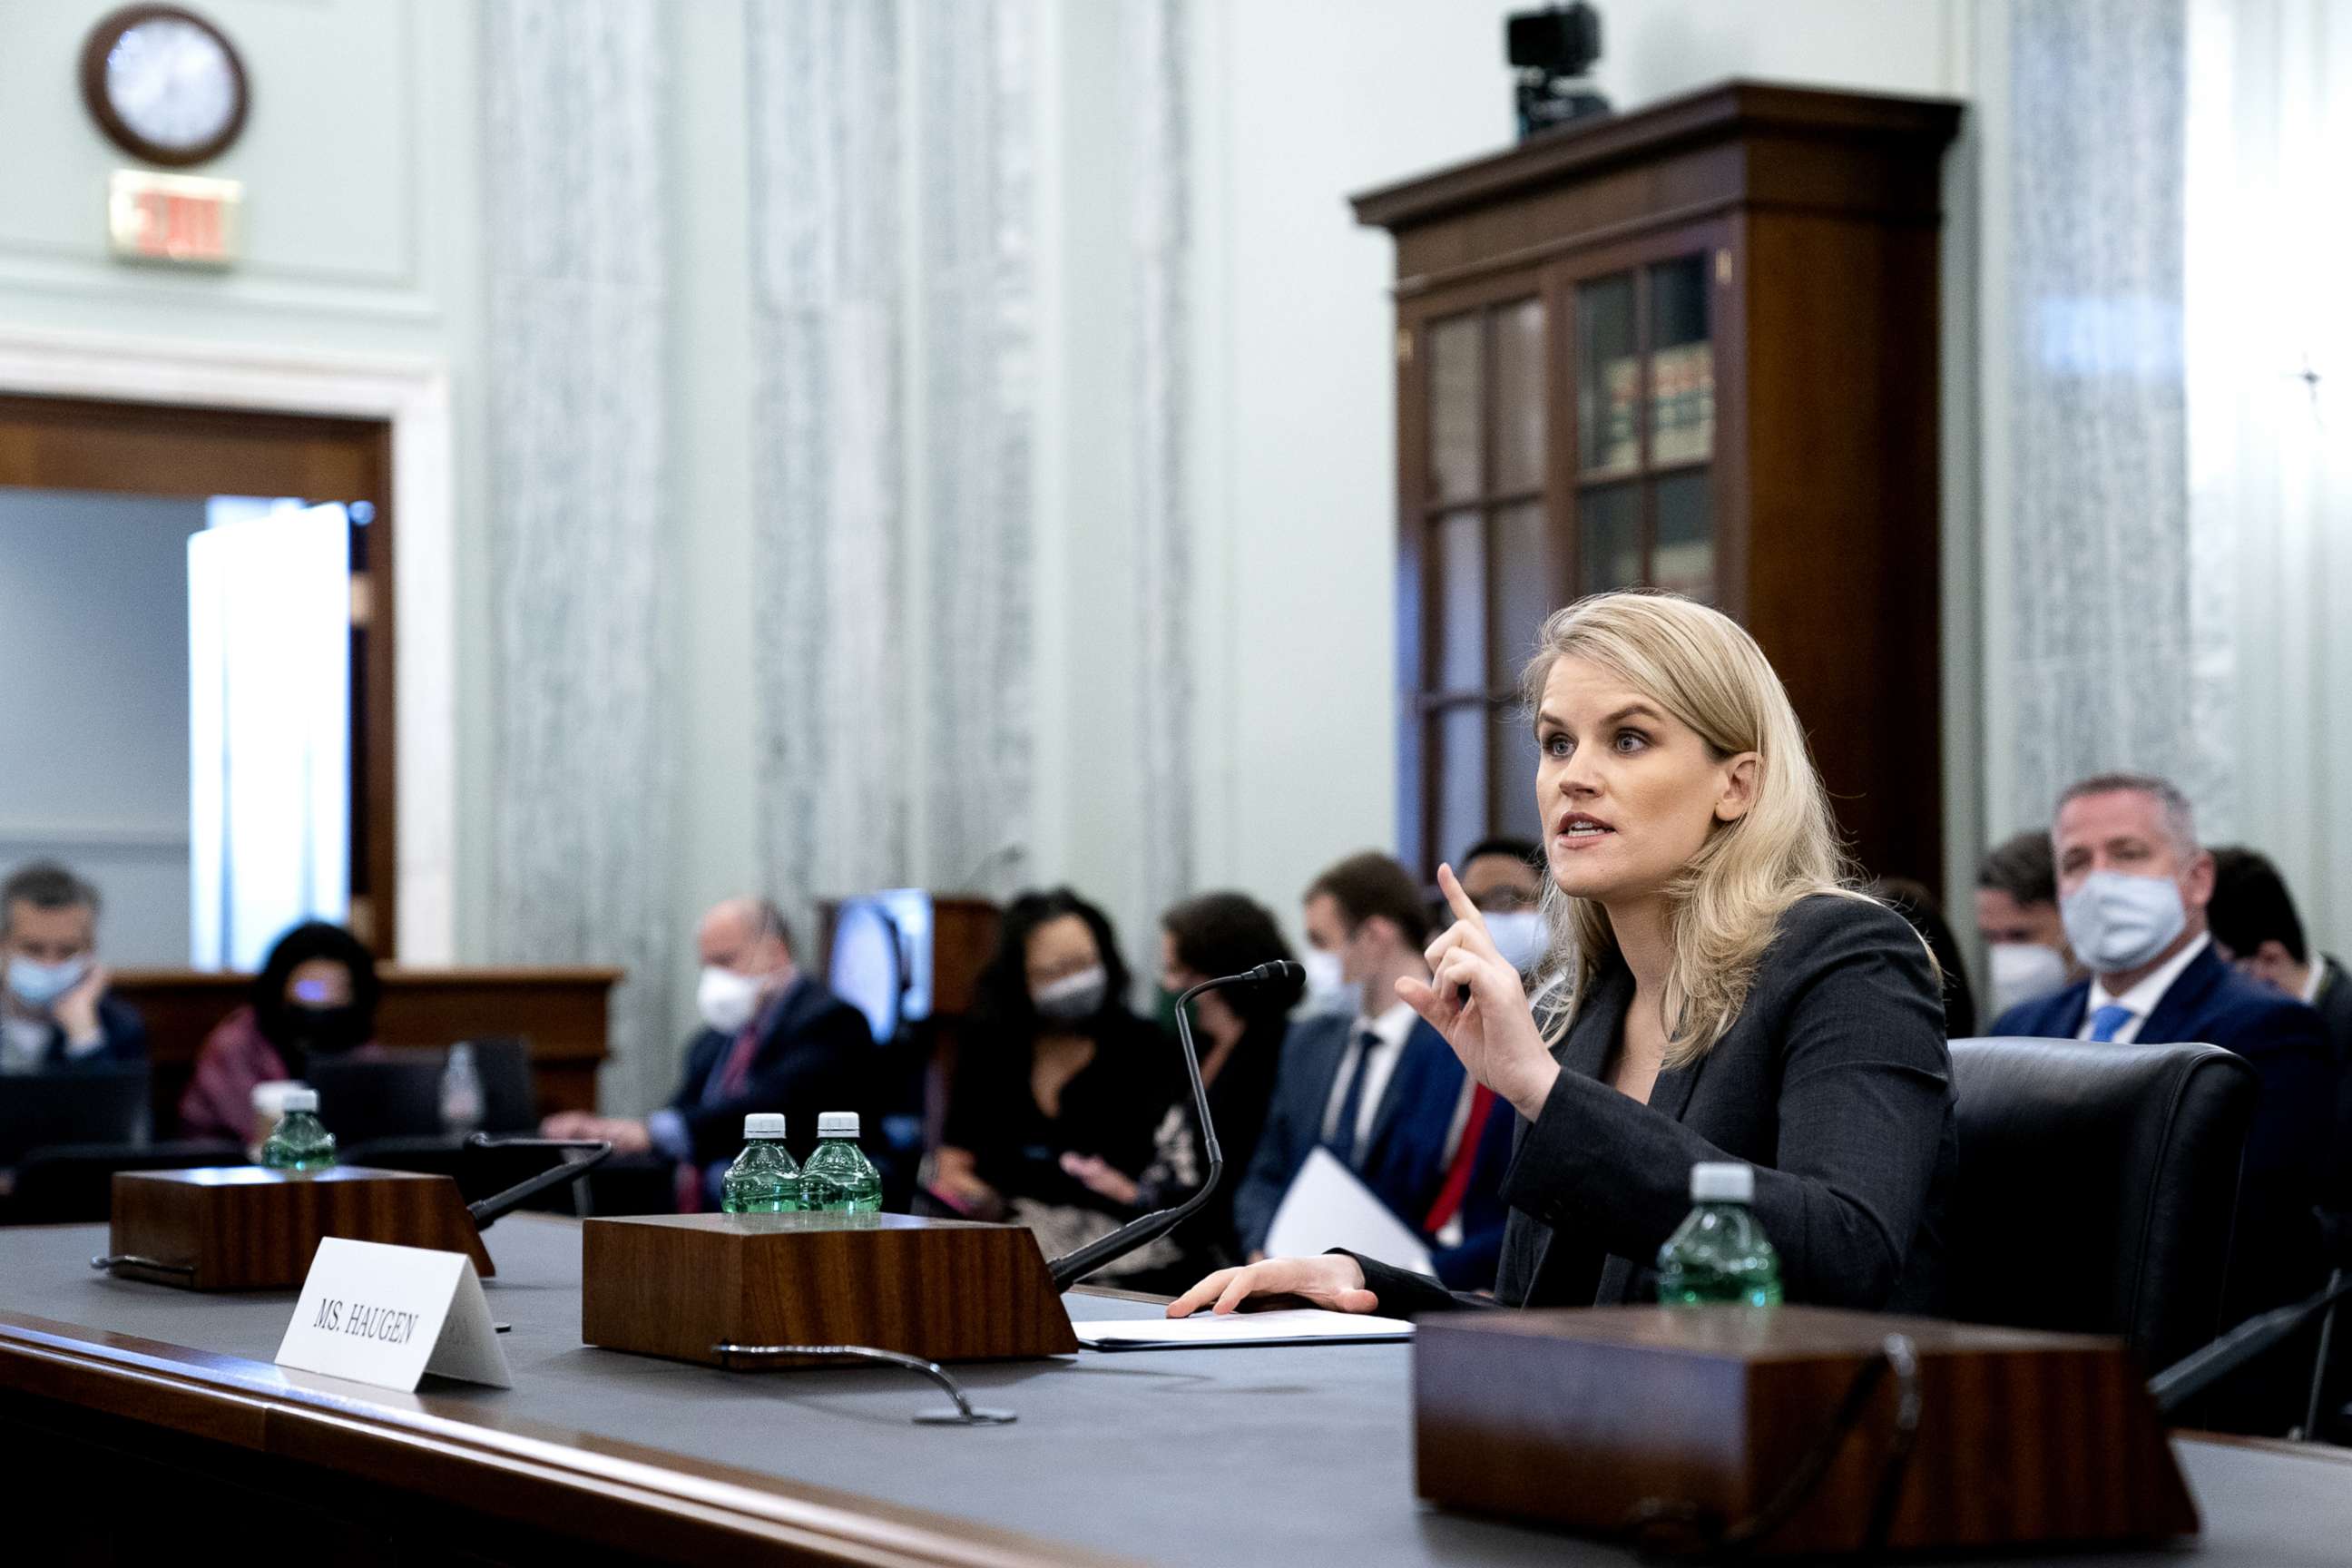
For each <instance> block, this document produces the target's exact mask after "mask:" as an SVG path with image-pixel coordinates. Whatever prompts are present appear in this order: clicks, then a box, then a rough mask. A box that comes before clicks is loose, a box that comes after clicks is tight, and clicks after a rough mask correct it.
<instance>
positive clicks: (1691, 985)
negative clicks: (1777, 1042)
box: [1520, 592, 1863, 1068]
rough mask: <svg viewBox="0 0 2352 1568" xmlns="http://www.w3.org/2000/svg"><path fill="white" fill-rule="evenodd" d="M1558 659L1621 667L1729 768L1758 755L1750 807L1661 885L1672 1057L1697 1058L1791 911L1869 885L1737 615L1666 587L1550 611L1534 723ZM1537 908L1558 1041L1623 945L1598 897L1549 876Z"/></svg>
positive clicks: (1780, 692)
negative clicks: (1573, 893) (1669, 955)
mask: <svg viewBox="0 0 2352 1568" xmlns="http://www.w3.org/2000/svg"><path fill="white" fill-rule="evenodd" d="M1562 658H1582V659H1589V660H1591V662H1593V663H1594V664H1597V665H1600V666H1601V667H1602V668H1605V669H1608V670H1610V671H1612V673H1613V674H1615V675H1617V676H1618V677H1619V678H1620V679H1622V680H1624V682H1625V683H1626V685H1628V686H1629V687H1631V688H1632V689H1633V690H1635V691H1637V692H1639V693H1640V694H1641V695H1642V696H1643V697H1644V698H1646V699H1648V700H1650V701H1652V702H1654V703H1656V704H1658V705H1659V706H1660V707H1661V708H1664V710H1666V712H1667V713H1669V714H1671V715H1672V716H1673V717H1675V719H1678V720H1680V721H1682V722H1684V723H1685V724H1687V725H1689V726H1690V727H1691V728H1692V729H1693V730H1695V731H1697V733H1698V737H1699V739H1700V740H1702V741H1704V742H1706V746H1707V749H1708V751H1709V752H1712V753H1713V755H1714V756H1715V758H1716V760H1717V761H1718V762H1720V761H1722V760H1724V759H1726V758H1728V757H1734V756H1738V754H1740V753H1741V752H1755V753H1756V754H1757V756H1758V757H1759V759H1760V760H1759V766H1758V770H1757V778H1756V788H1755V795H1754V798H1753V800H1752V801H1751V803H1750V805H1749V806H1748V811H1747V813H1746V814H1745V815H1744V816H1740V817H1738V819H1736V820H1734V821H1731V822H1717V823H1716V824H1715V825H1714V826H1713V827H1712V828H1711V830H1710V831H1709V833H1708V835H1707V839H1706V843H1705V844H1704V845H1702V846H1701V847H1700V848H1699V851H1698V853H1697V854H1696V855H1694V856H1692V857H1691V858H1690V860H1689V861H1688V863H1686V864H1685V866H1684V867H1683V868H1682V869H1681V870H1679V871H1677V872H1676V873H1675V876H1674V878H1673V879H1672V880H1670V881H1669V882H1668V883H1667V884H1666V889H1665V893H1666V907H1667V916H1666V919H1667V931H1668V935H1669V939H1670V942H1671V944H1672V948H1673V953H1674V957H1673V959H1672V961H1671V963H1669V965H1668V967H1667V970H1666V984H1665V992H1664V995H1663V996H1662V997H1661V998H1660V1003H1661V1006H1662V1008H1663V1010H1664V1022H1665V1026H1666V1058H1665V1066H1666V1067H1667V1068H1679V1067H1687V1066H1689V1065H1690V1064H1691V1063H1693V1062H1695V1061H1696V1060H1698V1059H1699V1058H1701V1057H1703V1056H1705V1055H1706V1053H1707V1052H1708V1051H1709V1050H1711V1049H1713V1048H1714V1047H1715V1043H1716V1042H1717V1040H1720V1039H1721V1038H1723V1037H1724V1034H1725V1032H1726V1031H1727V1030H1728V1029H1729V1028H1730V1027H1731V1026H1732V1025H1733V1023H1735V1022H1736V1021H1737V1020H1738V1017H1739V1010H1740V1008H1741V1007H1742V1006H1743V1005H1745V1004H1746V1002H1747V1000H1748V986H1749V985H1750V984H1752V983H1753V982H1754V980H1755V978H1756V965H1757V963H1758V961H1759V960H1760V959H1761V958H1762V957H1763V955H1764V950H1765V948H1767V947H1768V946H1769V945H1770V944H1771V941H1772V935H1773V932H1774V931H1775V930H1776V929H1777V927H1778V924H1779V921H1780V916H1781V914H1782V913H1783V912H1785V911H1786V910H1788V908H1789V906H1790V905H1791V904H1793V903H1795V902H1796V901H1797V900H1800V899H1803V898H1808V897H1810V896H1811V895H1813V894H1816V893H1835V894H1839V895H1842V896H1845V897H1850V898H1857V899H1859V898H1862V897H1863V895H1862V894H1860V893H1858V892H1855V891H1854V890H1853V889H1852V888H1851V887H1850V886H1848V883H1849V881H1850V880H1851V879H1852V868H1851V867H1850V865H1849V863H1848V861H1847V859H1846V858H1845V854H1844V851H1843V849H1842V848H1841V847H1840V846H1839V843H1838V837H1837V829H1836V826H1835V824H1834V821H1833V819H1832V816H1831V815H1830V805H1829V797H1828V795H1826V793H1824V792H1823V790H1822V781H1821V775H1820V774H1819V773H1815V772H1814V771H1813V759H1812V753H1811V751H1810V750H1809V749H1808V748H1807V746H1806V744H1805V731H1804V729H1803V727H1802V726H1801V725H1800V724H1799V723H1798V722H1797V713H1796V710H1795V709H1793V708H1791V707H1790V705H1789V694H1788V692H1787V691H1786V690H1785V689H1782V687H1781V685H1780V677H1779V676H1778V675H1776V674H1775V673H1773V669H1772V666H1771V664H1770V662H1769V660H1767V659H1766V658H1765V657H1764V651H1763V650H1762V649H1761V648H1759V647H1757V646H1756V639H1755V638H1754V637H1749V636H1748V633H1747V631H1746V630H1745V629H1744V628H1743V627H1742V626H1740V625H1739V624H1738V622H1737V621H1734V620H1733V619H1732V618H1731V617H1730V616H1726V615H1724V614H1722V613H1721V612H1719V611H1717V610H1711V609H1709V608H1707V607H1706V605H1701V604H1697V603H1695V602H1693V601H1692V600H1689V599H1685V598H1682V597H1680V596H1679V595H1673V594H1661V593H1638V592H1637V593H1618V594H1600V595H1594V596H1593V597H1591V598H1588V599H1580V600H1578V601H1577V602H1576V603H1575V604H1573V605H1569V606H1568V608H1566V609H1564V610H1559V611H1555V612H1554V613H1553V614H1552V616H1551V617H1550V618H1549V619H1548V620H1547V621H1545V622H1544V626H1543V631H1542V633H1541V635H1540V636H1539V637H1538V639H1537V644H1536V654H1535V657H1534V658H1531V659H1529V660H1528V667H1527V670H1526V672H1525V674H1524V675H1523V676H1522V677H1521V682H1520V684H1521V689H1522V690H1523V692H1524V694H1525V696H1526V699H1527V706H1528V719H1529V721H1530V722H1532V721H1533V719H1534V715H1535V711H1536V710H1537V708H1538V706H1539V705H1540V704H1541V702H1542V700H1543V690H1544V683H1545V682H1546V681H1547V680H1548V679H1549V678H1550V675H1551V668H1552V666H1553V664H1554V663H1556V662H1557V661H1558V660H1559V659H1562ZM1542 909H1543V912H1544V922H1545V929H1546V932H1547V935H1548V939H1549V940H1548V947H1547V952H1546V954H1545V958H1544V963H1543V965H1542V968H1543V971H1544V973H1545V976H1546V981H1545V984H1543V985H1541V986H1540V987H1539V988H1538V992H1537V999H1538V1010H1539V1012H1540V1004H1541V1003H1542V1002H1543V1001H1544V999H1546V998H1547V997H1553V998H1555V999H1556V1000H1558V1001H1560V1002H1563V1003H1564V1004H1565V1005H1560V1006H1558V1007H1557V1008H1556V1009H1555V1010H1554V1026H1553V1027H1552V1029H1550V1030H1549V1031H1548V1033H1549V1035H1550V1036H1551V1037H1552V1038H1555V1039H1557V1038H1558V1037H1559V1032H1560V1031H1563V1030H1565V1029H1566V1028H1567V1027H1568V1025H1569V1023H1570V1019H1571V1018H1572V1017H1573V1016H1574V1011H1575V1006H1576V1003H1577V1001H1578V999H1580V998H1581V997H1583V996H1584V995H1586V994H1589V993H1590V991H1591V984H1592V981H1593V978H1594V977H1595V976H1596V975H1597V974H1599V973H1600V972H1601V964H1602V963H1603V962H1604V961H1605V960H1606V959H1607V958H1608V956H1609V954H1610V952H1612V950H1613V949H1614V948H1615V946H1616V939H1615V937H1614V936H1613V934H1612V932H1611V930H1610V926H1609V917H1608V915H1607V913H1606V912H1604V911H1603V910H1602V909H1601V906H1600V904H1598V903H1596V902H1594V901H1593V900H1590V899H1578V898H1570V897H1569V896H1568V895H1567V894H1565V893H1562V892H1561V891H1560V890H1559V884H1558V883H1557V882H1555V881H1553V880H1552V879H1550V878H1549V877H1547V878H1546V879H1545V880H1544V889H1543V902H1542ZM1563 991H1564V993H1565V994H1564V995H1561V996H1556V995H1555V994H1558V993H1562V992H1563Z"/></svg>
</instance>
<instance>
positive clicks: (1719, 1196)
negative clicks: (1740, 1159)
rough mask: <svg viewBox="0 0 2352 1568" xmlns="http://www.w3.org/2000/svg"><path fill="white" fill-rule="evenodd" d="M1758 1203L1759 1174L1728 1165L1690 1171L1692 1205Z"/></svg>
mask: <svg viewBox="0 0 2352 1568" xmlns="http://www.w3.org/2000/svg"><path fill="white" fill-rule="evenodd" d="M1755 1201H1756V1170H1755V1167H1754V1166H1752V1165H1735V1164H1732V1163H1728V1162H1724V1163H1713V1162H1710V1163H1706V1164H1698V1165H1693V1166H1692V1167H1691V1202H1693V1203H1695V1204H1748V1203H1754V1202H1755Z"/></svg>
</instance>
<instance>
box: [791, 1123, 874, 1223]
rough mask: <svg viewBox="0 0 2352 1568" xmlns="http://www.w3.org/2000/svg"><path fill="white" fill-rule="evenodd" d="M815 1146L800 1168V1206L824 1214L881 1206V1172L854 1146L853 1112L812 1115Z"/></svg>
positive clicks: (867, 1210) (858, 1211) (862, 1211)
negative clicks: (814, 1122)
mask: <svg viewBox="0 0 2352 1568" xmlns="http://www.w3.org/2000/svg"><path fill="white" fill-rule="evenodd" d="M816 1138H817V1143H816V1149H815V1152H813V1153H811V1154H810V1155H809V1158H808V1164H807V1166H806V1167H805V1168H804V1169H803V1170H802V1172H801V1206H802V1207H803V1208H804V1209H811V1210H815V1211H818V1212H822V1213H825V1214H873V1213H875V1212H876V1211H877V1210H878V1209H880V1208H881V1206H882V1173H881V1172H879V1171H877V1170H876V1169H875V1168H874V1162H873V1161H871V1160H869V1159H867V1158H866V1151H865V1150H863V1149H860V1148H859V1147H858V1146H857V1113H856V1111H854V1110H828V1111H825V1112H824V1114H822V1115H820V1116H819V1117H818V1118H817V1119H816Z"/></svg>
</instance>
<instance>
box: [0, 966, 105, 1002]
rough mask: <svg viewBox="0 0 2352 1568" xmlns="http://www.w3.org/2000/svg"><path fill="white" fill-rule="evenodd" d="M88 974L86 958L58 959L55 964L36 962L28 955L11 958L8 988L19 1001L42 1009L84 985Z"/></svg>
mask: <svg viewBox="0 0 2352 1568" xmlns="http://www.w3.org/2000/svg"><path fill="white" fill-rule="evenodd" d="M87 973H89V959H88V958H87V957H80V958H64V959H59V960H58V962H57V963H35V962H34V961H33V960H31V959H29V958H12V959H10V960H9V961H8V989H9V990H10V991H12V992H14V993H16V1000H17V1001H19V1002H22V1003H23V1004H24V1005H26V1006H27V1007H30V1008H33V1009H35V1010H36V1011H39V1010H42V1009H45V1008H47V1006H48V1005H49V1004H50V1003H52V1002H54V1001H56V1000H57V999H58V997H60V996H62V995H64V994H66V993H67V992H68V991H70V990H72V989H73V988H74V987H75V986H77V985H79V984H81V977H82V976H83V975H85V974H87Z"/></svg>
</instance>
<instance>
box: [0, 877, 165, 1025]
mask: <svg viewBox="0 0 2352 1568" xmlns="http://www.w3.org/2000/svg"><path fill="white" fill-rule="evenodd" d="M146 1057H147V1028H146V1026H145V1025H144V1024H142V1023H141V1022H140V1019H139V1013H138V1010H137V1009H135V1008H133V1007H132V1006H131V1005H130V1004H129V1003H127V1002H124V1001H122V1000H121V998H119V997H116V996H114V995H111V994H109V992H108V990H107V973H106V966H105V965H104V964H102V963H99V961H98V889H96V888H93V887H91V886H90V885H89V883H88V882H85V881H83V880H82V879H80V878H79V877H77V876H75V875H74V874H73V873H72V872H71V871H68V870H67V869H66V868H64V867H63V866H60V865H58V864H57V863H56V862H55V861H52V860H37V861H34V862H33V863H31V864H30V865H27V866H23V867H20V868H17V869H16V871H15V872H14V873H12V874H11V875H10V876H9V878H8V879H7V881H6V882H5V883H0V1072H47V1071H49V1070H52V1069H54V1068H65V1067H73V1066H79V1065H94V1064H98V1063H113V1062H138V1061H144V1060H145V1059H146Z"/></svg>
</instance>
